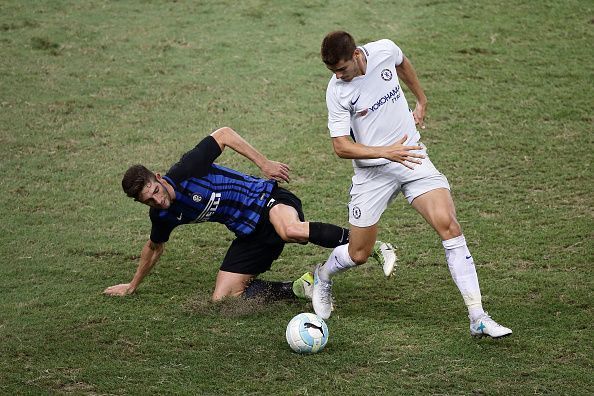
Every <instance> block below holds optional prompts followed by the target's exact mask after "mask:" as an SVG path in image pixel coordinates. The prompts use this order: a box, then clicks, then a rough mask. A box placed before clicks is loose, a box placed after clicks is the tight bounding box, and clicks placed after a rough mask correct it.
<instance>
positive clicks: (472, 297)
mask: <svg viewBox="0 0 594 396" xmlns="http://www.w3.org/2000/svg"><path fill="white" fill-rule="evenodd" d="M442 244H443V247H444V249H445V255H446V260H447V262H448V267H449V269H450V274H452V279H454V283H455V284H456V286H458V290H460V293H461V294H462V298H463V299H464V303H465V304H466V307H467V308H468V316H469V317H470V319H471V320H475V319H477V318H478V317H479V316H481V315H482V314H484V313H485V311H483V305H482V303H481V289H480V286H479V281H478V275H477V274H476V269H475V268H474V260H473V259H472V256H471V254H470V251H469V250H468V247H467V246H466V239H465V238H464V235H460V236H458V237H456V238H452V239H448V240H447V241H442Z"/></svg>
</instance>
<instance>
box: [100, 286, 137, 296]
mask: <svg viewBox="0 0 594 396" xmlns="http://www.w3.org/2000/svg"><path fill="white" fill-rule="evenodd" d="M132 292H133V290H132V287H130V284H129V283H121V284H119V285H115V286H110V287H108V288H107V289H105V290H103V294H105V295H107V296H126V295H128V294H132Z"/></svg>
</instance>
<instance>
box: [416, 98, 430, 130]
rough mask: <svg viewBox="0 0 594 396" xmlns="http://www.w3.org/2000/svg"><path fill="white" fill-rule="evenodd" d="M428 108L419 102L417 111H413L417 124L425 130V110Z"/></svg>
mask: <svg viewBox="0 0 594 396" xmlns="http://www.w3.org/2000/svg"><path fill="white" fill-rule="evenodd" d="M426 108H427V105H426V104H422V103H419V102H417V105H416V106H415V111H413V117H414V119H415V124H416V125H418V126H419V127H420V128H421V129H425V110H426Z"/></svg>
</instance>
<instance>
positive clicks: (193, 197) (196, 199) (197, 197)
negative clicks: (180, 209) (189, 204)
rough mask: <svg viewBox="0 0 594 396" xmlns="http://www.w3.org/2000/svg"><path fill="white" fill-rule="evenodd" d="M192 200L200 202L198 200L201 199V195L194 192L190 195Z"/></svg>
mask: <svg viewBox="0 0 594 396" xmlns="http://www.w3.org/2000/svg"><path fill="white" fill-rule="evenodd" d="M192 201H194V202H200V201H202V197H201V196H200V195H198V194H194V195H192Z"/></svg>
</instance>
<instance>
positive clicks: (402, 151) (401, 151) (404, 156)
mask: <svg viewBox="0 0 594 396" xmlns="http://www.w3.org/2000/svg"><path fill="white" fill-rule="evenodd" d="M406 139H408V136H406V135H405V136H404V137H403V138H402V139H400V140H398V141H396V143H394V144H392V145H390V146H386V147H385V149H384V155H383V157H384V158H386V159H389V160H390V161H394V162H399V163H401V164H402V165H404V166H406V167H407V168H410V169H413V167H412V165H411V163H412V164H420V163H421V159H423V158H425V156H424V155H423V154H417V153H411V150H422V149H423V148H422V147H421V146H404V145H403V144H402V143H404V142H405V141H406Z"/></svg>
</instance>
